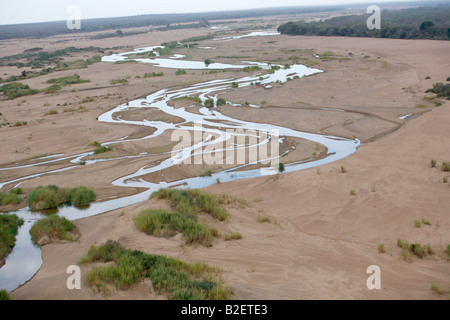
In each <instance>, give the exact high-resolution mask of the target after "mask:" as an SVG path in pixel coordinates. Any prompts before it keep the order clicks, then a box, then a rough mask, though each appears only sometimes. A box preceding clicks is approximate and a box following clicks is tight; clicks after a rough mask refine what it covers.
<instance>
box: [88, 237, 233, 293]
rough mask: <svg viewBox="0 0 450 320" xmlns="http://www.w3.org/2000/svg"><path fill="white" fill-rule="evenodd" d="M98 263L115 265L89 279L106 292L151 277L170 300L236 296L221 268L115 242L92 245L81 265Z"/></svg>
mask: <svg viewBox="0 0 450 320" xmlns="http://www.w3.org/2000/svg"><path fill="white" fill-rule="evenodd" d="M94 262H103V263H108V262H112V264H109V265H107V266H99V267H96V268H94V269H92V270H91V271H90V272H89V273H88V274H87V276H86V283H87V284H88V285H90V286H93V287H95V288H97V289H98V290H100V291H103V292H105V293H107V292H108V291H109V287H110V286H113V287H115V288H116V289H121V290H126V289H129V288H131V287H132V286H133V285H134V284H136V283H137V282H138V281H141V280H142V279H145V278H148V279H150V281H151V282H152V285H153V288H154V289H155V290H156V292H157V293H158V294H165V295H167V298H168V299H169V300H226V299H230V298H231V297H232V294H233V290H232V289H231V288H229V287H226V286H224V285H223V284H222V283H221V282H220V280H219V270H218V269H217V268H214V267H210V266H208V265H206V264H204V263H186V262H183V261H181V260H177V259H173V258H168V257H165V256H161V255H154V254H147V253H143V252H141V251H137V250H129V249H125V248H124V247H122V246H121V245H120V244H119V243H118V242H114V241H111V240H109V241H108V242H106V243H105V244H104V245H101V246H98V247H95V246H92V247H91V248H90V249H89V252H88V254H87V255H86V256H85V257H84V258H82V260H81V261H80V264H86V263H94Z"/></svg>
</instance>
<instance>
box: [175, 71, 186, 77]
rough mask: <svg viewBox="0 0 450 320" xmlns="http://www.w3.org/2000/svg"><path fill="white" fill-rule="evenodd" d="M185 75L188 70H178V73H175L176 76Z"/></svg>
mask: <svg viewBox="0 0 450 320" xmlns="http://www.w3.org/2000/svg"><path fill="white" fill-rule="evenodd" d="M184 74H186V70H183V69H178V70H177V71H175V75H176V76H181V75H184Z"/></svg>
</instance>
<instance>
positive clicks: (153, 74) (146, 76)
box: [144, 72, 164, 78]
mask: <svg viewBox="0 0 450 320" xmlns="http://www.w3.org/2000/svg"><path fill="white" fill-rule="evenodd" d="M163 75H164V72H159V73H156V72H152V73H145V74H144V78H152V77H162V76H163Z"/></svg>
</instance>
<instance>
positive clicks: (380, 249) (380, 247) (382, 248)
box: [378, 243, 386, 253]
mask: <svg viewBox="0 0 450 320" xmlns="http://www.w3.org/2000/svg"><path fill="white" fill-rule="evenodd" d="M378 252H379V253H385V252H386V249H385V248H384V244H383V243H380V244H379V245H378Z"/></svg>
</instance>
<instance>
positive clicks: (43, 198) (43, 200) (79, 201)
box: [28, 185, 97, 210]
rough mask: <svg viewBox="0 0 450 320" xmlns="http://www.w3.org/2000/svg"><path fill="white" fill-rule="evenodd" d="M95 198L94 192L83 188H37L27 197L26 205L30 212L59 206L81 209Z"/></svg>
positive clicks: (52, 186)
mask: <svg viewBox="0 0 450 320" xmlns="http://www.w3.org/2000/svg"><path fill="white" fill-rule="evenodd" d="M96 198H97V196H96V194H95V192H94V191H92V190H91V189H88V188H86V187H83V186H81V187H77V188H59V187H58V186H54V185H49V186H47V187H43V186H39V187H37V188H35V189H33V191H32V192H31V193H30V194H29V195H28V205H29V207H30V209H31V210H50V209H55V208H57V207H58V206H60V205H74V206H77V207H82V206H85V205H88V204H89V203H91V202H93V201H95V199H96Z"/></svg>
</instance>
